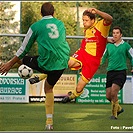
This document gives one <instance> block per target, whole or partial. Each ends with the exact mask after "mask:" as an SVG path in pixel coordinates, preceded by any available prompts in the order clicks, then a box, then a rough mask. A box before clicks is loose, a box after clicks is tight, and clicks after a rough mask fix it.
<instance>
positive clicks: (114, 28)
mask: <svg viewBox="0 0 133 133" xmlns="http://www.w3.org/2000/svg"><path fill="white" fill-rule="evenodd" d="M117 29H118V30H119V31H120V33H121V34H122V29H121V27H120V26H115V27H113V30H117Z"/></svg>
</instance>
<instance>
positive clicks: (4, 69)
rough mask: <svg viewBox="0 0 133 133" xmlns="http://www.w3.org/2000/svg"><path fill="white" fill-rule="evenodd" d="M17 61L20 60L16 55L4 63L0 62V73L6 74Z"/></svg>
mask: <svg viewBox="0 0 133 133" xmlns="http://www.w3.org/2000/svg"><path fill="white" fill-rule="evenodd" d="M19 61H20V59H19V58H18V57H17V56H14V57H13V58H12V59H11V60H10V61H8V62H7V63H5V64H2V65H1V66H0V73H1V75H3V74H5V75H6V74H7V73H8V71H9V70H10V69H11V68H12V66H13V65H14V64H15V63H17V62H19Z"/></svg>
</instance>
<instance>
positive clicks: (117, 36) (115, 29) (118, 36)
mask: <svg viewBox="0 0 133 133" xmlns="http://www.w3.org/2000/svg"><path fill="white" fill-rule="evenodd" d="M112 35H113V39H114V41H115V42H117V41H120V40H121V37H122V29H121V27H119V26H115V27H113V32H112Z"/></svg>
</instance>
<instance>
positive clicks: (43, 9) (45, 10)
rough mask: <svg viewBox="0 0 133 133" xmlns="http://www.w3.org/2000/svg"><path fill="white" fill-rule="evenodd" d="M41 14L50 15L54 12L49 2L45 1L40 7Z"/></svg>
mask: <svg viewBox="0 0 133 133" xmlns="http://www.w3.org/2000/svg"><path fill="white" fill-rule="evenodd" d="M41 13H42V16H47V15H52V16H53V14H54V6H53V5H52V4H51V3H50V2H46V3H44V4H43V5H42V7H41Z"/></svg>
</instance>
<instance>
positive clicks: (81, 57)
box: [71, 48, 101, 83]
mask: <svg viewBox="0 0 133 133" xmlns="http://www.w3.org/2000/svg"><path fill="white" fill-rule="evenodd" d="M71 59H72V60H76V61H78V62H79V63H80V64H81V67H76V68H71V69H72V70H78V69H81V73H80V74H81V76H82V79H83V80H84V81H85V82H86V83H88V82H89V81H90V80H91V79H92V77H93V76H94V74H95V73H96V71H97V70H98V68H99V66H100V60H101V58H98V57H96V56H92V55H90V54H88V53H87V52H86V51H85V50H84V49H82V48H80V49H79V50H78V51H76V52H75V53H74V54H73V55H72V57H71Z"/></svg>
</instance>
